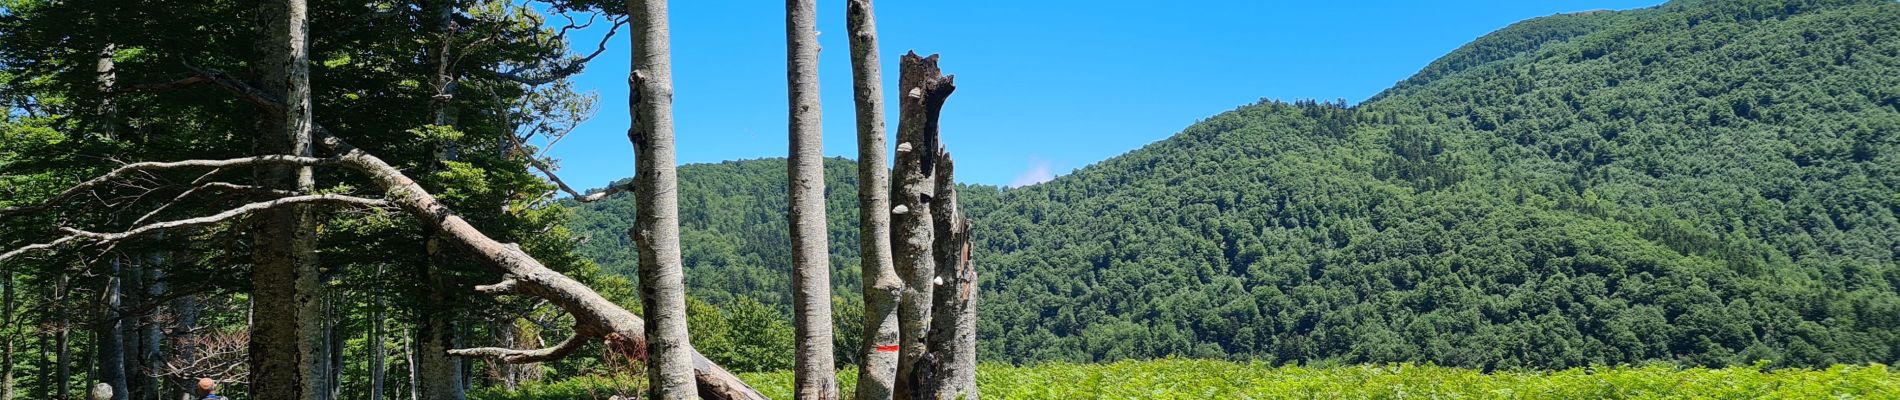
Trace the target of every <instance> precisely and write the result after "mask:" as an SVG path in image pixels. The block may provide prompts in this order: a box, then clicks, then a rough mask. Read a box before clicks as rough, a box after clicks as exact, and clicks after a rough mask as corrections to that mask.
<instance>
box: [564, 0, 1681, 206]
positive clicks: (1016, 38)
mask: <svg viewBox="0 0 1900 400" xmlns="http://www.w3.org/2000/svg"><path fill="white" fill-rule="evenodd" d="M1658 3H1661V1H1659V0H1604V1H1595V0H1591V1H1584V0H1576V1H1571V0H1562V1H1559V0H1483V1H1455V2H1454V1H1416V0H1414V1H1325V2H1314V1H1308V2H1297V3H1294V2H1274V1H1246V0H1220V1H1176V2H1133V1H1119V0H1108V1H1102V0H1097V1H1080V0H1040V1H1022V0H958V1H892V0H884V1H879V2H877V4H876V7H877V10H876V12H877V18H878V29H879V31H878V36H879V40H880V45H881V46H882V48H881V49H880V50H881V51H882V55H883V62H884V72H885V74H884V81H885V84H884V88H885V94H886V96H887V97H888V96H895V95H896V92H897V90H896V89H895V87H896V84H897V60H898V56H899V55H901V54H903V53H904V52H905V51H909V50H916V51H917V52H918V53H920V54H929V53H940V54H942V57H943V59H942V62H941V65H942V67H943V69H944V71H945V72H946V73H950V74H955V75H956V76H957V91H956V94H954V95H952V96H951V97H950V100H949V103H948V105H946V106H945V107H944V116H943V123H942V127H943V137H944V139H943V140H944V143H945V145H946V146H948V147H949V149H950V151H951V153H952V154H953V155H955V157H956V158H957V174H958V178H959V180H960V181H964V182H969V183H982V184H992V185H1019V184H1025V183H1033V182H1038V181H1042V180H1047V179H1048V178H1050V177H1051V176H1058V175H1062V174H1066V173H1068V172H1069V171H1071V170H1074V169H1077V168H1081V167H1083V166H1087V165H1089V164H1092V163H1095V162H1098V161H1101V160H1103V159H1107V158H1109V157H1113V156H1115V155H1118V154H1121V153H1125V152H1128V151H1129V150H1134V149H1136V148H1139V147H1141V146H1143V145H1146V144H1148V143H1152V142H1154V141H1157V140H1161V139H1165V138H1167V137H1168V136H1171V135H1173V134H1174V133H1176V132H1179V131H1180V130H1181V129H1182V128H1184V127H1186V126H1187V125H1189V124H1192V123H1194V122H1195V121H1197V120H1198V119H1200V118H1204V117H1207V116H1211V115H1213V114H1215V113H1219V112H1222V111H1226V110H1229V109H1232V108H1234V107H1236V106H1240V105H1244V104H1249V103H1252V102H1254V101H1257V100H1259V99H1261V98H1272V99H1282V100H1294V99H1319V100H1332V99H1338V98H1344V99H1346V100H1347V101H1349V102H1353V103H1357V102H1359V101H1362V100H1365V99H1366V98H1367V97H1369V96H1371V95H1373V94H1375V93H1377V92H1378V91H1379V90H1381V89H1384V88H1386V87H1388V86H1390V85H1391V84H1392V83H1394V82H1397V81H1399V80H1402V79H1405V78H1406V77H1408V76H1410V75H1411V74H1412V73H1413V72H1415V71H1417V70H1418V69H1419V68H1422V67H1424V66H1425V65H1426V64H1427V63H1430V62H1431V61H1432V60H1433V59H1435V58H1437V57H1438V56H1440V55H1443V54H1445V53H1447V52H1450V51H1451V50H1453V49H1456V48H1457V47H1458V46H1459V45H1462V44H1464V43H1465V42H1468V41H1471V40H1472V39H1475V38H1477V37H1479V36H1482V35H1484V34H1486V33H1489V32H1491V31H1494V30H1497V29H1499V28H1503V27H1504V26H1506V25H1509V24H1511V23H1513V22H1516V21H1520V20H1524V19H1528V18H1533V17H1539V16H1546V15H1551V14H1556V13H1562V12H1574V11H1584V10H1594V9H1616V10H1621V9H1630V8H1641V7H1648V6H1653V5H1656V4H1658ZM844 4H845V2H844V1H843V0H820V2H819V8H818V12H819V16H818V18H819V25H820V26H819V40H820V45H821V46H822V47H823V51H822V52H821V53H820V60H819V64H820V76H819V84H820V86H821V88H820V93H821V95H822V96H823V100H824V105H823V110H824V128H825V154H826V155H827V156H844V157H852V158H855V155H856V154H857V152H856V150H855V149H856V146H857V139H856V128H855V124H856V121H855V118H854V116H853V111H852V109H853V107H854V105H853V104H852V99H851V69H850V51H849V45H848V44H847V42H846V37H845V34H844V33H845V29H844V8H843V7H844ZM1156 4H1161V6H1159V7H1157V6H1154V5H1156ZM670 6H671V13H672V16H671V23H672V28H673V31H672V39H673V70H674V90H675V91H676V94H675V98H674V102H675V103H674V107H675V108H674V110H673V111H674V118H675V123H676V127H675V128H676V130H677V131H676V133H677V134H678V146H679V162H680V163H682V164H691V163H707V162H719V161H724V160H734V159H752V158H763V157H783V156H784V155H785V154H786V122H785V121H786V108H785V107H786V95H785V17H784V7H782V5H780V4H778V3H776V2H764V1H744V2H738V1H673V2H671V5H670ZM602 28H604V24H599V25H597V26H596V28H595V29H592V30H591V31H590V32H583V33H580V34H577V35H576V36H575V37H574V39H573V40H574V47H576V48H582V49H586V50H592V47H593V44H594V43H595V42H597V41H598V38H599V35H600V34H603V33H605V29H602ZM626 38H627V35H626V34H625V32H622V34H620V35H618V36H616V37H615V38H614V42H613V44H612V45H611V46H610V49H609V51H608V52H607V53H605V54H603V55H601V56H600V58H598V59H596V60H594V62H593V63H592V64H591V65H589V66H588V67H587V70H586V71H585V72H584V73H582V74H580V75H579V76H578V77H577V78H576V81H575V87H576V88H577V89H578V90H580V91H584V92H585V91H591V92H594V93H597V94H599V95H600V103H599V105H598V109H599V111H598V112H597V113H596V115H595V116H594V117H593V118H592V119H590V120H588V121H587V122H586V123H584V124H583V125H581V126H580V127H579V128H578V129H576V130H575V131H574V133H573V134H571V135H570V136H569V137H568V138H567V139H566V140H564V141H562V142H561V143H559V144H558V145H556V146H555V147H554V149H553V150H552V151H551V152H550V153H551V154H553V155H554V156H555V157H557V158H559V159H560V160H561V161H560V164H561V166H562V171H561V175H562V178H564V179H565V180H567V181H568V182H569V183H572V184H575V185H577V186H581V187H599V186H603V185H605V184H606V183H607V182H609V181H611V180H614V179H618V178H623V177H626V176H630V175H632V173H633V152H632V150H631V147H630V146H629V144H628V143H627V139H626V128H627V123H628V118H627V86H626V75H627V65H628V61H629V56H628V54H629V51H628V43H627V39H626ZM886 102H887V104H888V105H889V109H887V110H886V115H888V116H889V119H890V121H889V123H888V126H887V128H889V129H895V128H896V127H897V119H896V112H897V109H896V103H895V102H894V101H891V100H888V99H887V100H886Z"/></svg>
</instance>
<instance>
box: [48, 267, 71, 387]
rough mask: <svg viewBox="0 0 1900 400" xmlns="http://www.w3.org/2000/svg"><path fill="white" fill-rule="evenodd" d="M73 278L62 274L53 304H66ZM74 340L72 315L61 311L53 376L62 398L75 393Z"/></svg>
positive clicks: (55, 344) (56, 337) (55, 333)
mask: <svg viewBox="0 0 1900 400" xmlns="http://www.w3.org/2000/svg"><path fill="white" fill-rule="evenodd" d="M71 279H72V278H70V277H68V276H66V275H65V274H61V275H60V277H59V287H58V288H56V290H57V291H58V293H56V294H55V295H54V296H53V304H58V305H61V306H64V305H65V304H66V296H67V295H69V294H71V293H72V287H71V285H72V281H71ZM72 342H73V333H72V316H71V315H68V314H67V313H66V312H63V311H62V312H60V313H59V330H58V331H56V332H54V333H53V343H54V344H53V347H57V348H58V350H57V351H55V352H54V355H53V357H54V360H53V365H54V369H56V370H57V372H55V373H54V377H53V385H54V386H56V388H55V389H54V392H53V393H54V396H55V397H56V398H59V399H61V400H65V399H70V398H71V397H69V396H72V393H73V391H72V383H73V346H72Z"/></svg>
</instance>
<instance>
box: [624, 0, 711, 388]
mask: <svg viewBox="0 0 1900 400" xmlns="http://www.w3.org/2000/svg"><path fill="white" fill-rule="evenodd" d="M627 14H628V16H629V17H630V18H632V21H633V71H631V72H629V73H628V78H627V84H628V85H631V86H632V87H631V88H630V90H628V96H629V97H630V99H629V101H628V103H629V106H628V109H629V112H630V113H631V114H632V117H633V126H632V127H629V128H628V129H627V140H628V141H631V142H633V153H634V163H635V166H634V191H635V192H634V196H635V199H636V200H635V203H637V204H638V208H637V209H636V210H635V211H634V226H633V230H632V231H629V232H627V234H628V235H629V236H631V237H632V238H633V242H634V244H635V245H636V246H638V247H639V251H640V305H641V308H642V309H644V310H646V313H647V320H646V330H647V332H648V333H649V334H650V337H649V338H648V339H647V342H646V348H647V380H648V381H649V384H650V385H651V390H652V397H651V398H654V399H659V400H673V399H693V398H694V397H695V396H694V388H693V364H692V358H693V355H694V354H696V353H695V352H694V351H693V345H692V343H691V342H690V341H689V339H688V334H687V332H686V283H685V280H684V279H685V278H684V277H683V276H682V275H683V274H684V272H683V269H684V268H683V267H682V266H681V265H680V232H679V229H680V226H679V190H678V189H679V177H678V176H676V171H675V166H674V165H673V66H672V64H673V61H672V56H671V54H670V53H671V50H669V49H668V47H667V46H668V43H667V42H668V39H667V21H666V1H665V0H633V1H628V2H627Z"/></svg>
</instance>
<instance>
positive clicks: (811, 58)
mask: <svg viewBox="0 0 1900 400" xmlns="http://www.w3.org/2000/svg"><path fill="white" fill-rule="evenodd" d="M817 8H818V2H817V0H786V1H785V49H786V57H785V58H786V60H785V64H786V67H785V70H786V74H785V75H786V83H787V86H788V88H787V90H786V92H787V97H788V99H787V100H788V105H789V106H790V107H789V108H790V109H791V115H790V116H789V121H790V127H789V129H788V130H789V134H790V137H789V138H788V139H789V140H788V141H789V142H790V144H791V146H790V147H791V148H790V151H789V152H790V158H791V160H790V162H788V163H787V167H786V168H787V171H786V178H787V179H788V180H789V182H788V185H786V188H787V190H786V191H787V192H788V195H789V196H790V199H789V201H788V203H789V204H790V213H789V215H788V218H787V219H789V220H790V221H789V224H788V225H790V226H791V238H792V303H793V308H794V311H793V316H794V317H795V318H793V321H792V322H793V326H794V328H796V332H795V335H796V337H797V346H796V347H797V353H796V354H795V355H794V360H793V364H794V368H793V382H794V383H793V388H794V390H795V391H796V394H795V397H796V398H798V399H813V400H831V399H836V398H838V382H837V380H838V374H837V372H836V371H837V370H836V369H834V368H835V367H834V365H833V364H834V363H833V361H832V354H831V340H832V337H831V325H832V324H831V248H830V244H829V242H830V240H829V235H830V232H829V231H827V230H826V227H825V165H824V162H825V153H824V151H825V149H824V125H823V123H822V117H823V113H822V112H821V109H822V107H820V103H821V101H820V100H819V98H818V10H817Z"/></svg>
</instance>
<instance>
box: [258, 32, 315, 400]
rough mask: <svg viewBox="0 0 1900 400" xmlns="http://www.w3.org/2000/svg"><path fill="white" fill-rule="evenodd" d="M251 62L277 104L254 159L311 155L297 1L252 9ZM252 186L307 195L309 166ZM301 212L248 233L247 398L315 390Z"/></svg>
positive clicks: (263, 171)
mask: <svg viewBox="0 0 1900 400" xmlns="http://www.w3.org/2000/svg"><path fill="white" fill-rule="evenodd" d="M258 18H259V19H260V21H259V22H260V23H259V27H260V29H261V30H262V33H263V34H262V35H260V37H261V39H260V42H259V43H258V45H257V46H258V50H259V54H261V55H262V59H261V60H259V62H258V63H257V67H256V69H257V74H258V76H260V77H261V79H260V81H261V82H262V87H261V88H260V89H261V90H262V91H263V92H264V93H265V94H267V95H270V96H275V97H276V98H279V99H282V103H283V107H282V109H281V110H278V111H275V112H273V111H269V110H259V112H258V115H259V118H258V128H259V132H258V138H257V149H256V152H257V154H288V155H297V156H310V155H312V154H313V145H312V144H313V142H312V136H311V132H312V127H313V125H312V124H313V123H312V121H311V109H310V106H311V102H310V66H309V64H310V54H309V40H308V35H309V29H310V27H309V17H308V14H307V7H306V5H305V0H266V1H264V2H263V3H262V6H261V7H259V13H258ZM256 179H257V181H258V184H259V185H260V186H264V187H267V188H272V189H281V190H292V191H299V192H307V191H308V190H309V189H310V188H311V187H313V186H314V182H313V179H312V177H311V171H310V168H309V167H305V166H281V165H280V166H266V167H261V168H259V169H258V171H257V173H256ZM313 228H314V227H313V225H312V222H311V215H310V213H309V210H308V209H306V208H304V207H301V206H299V207H290V208H287V209H280V210H269V211H266V212H263V213H261V214H260V215H259V216H258V218H257V225H256V227H255V228H254V229H253V230H252V240H253V242H254V244H253V246H252V247H253V252H254V254H253V256H252V259H253V265H252V267H251V285H252V294H251V343H250V372H251V376H250V388H251V393H250V395H251V396H250V397H252V398H257V399H281V400H310V399H323V398H325V395H326V394H328V391H327V390H324V389H325V388H324V387H322V380H323V373H324V371H323V370H322V369H321V367H322V365H323V364H324V363H323V362H322V360H321V358H323V353H322V349H323V346H324V344H323V338H322V335H321V334H320V333H321V325H322V323H321V321H320V319H321V314H320V313H321V312H322V307H321V305H320V304H319V303H318V302H319V301H321V299H322V294H321V293H320V291H319V285H318V278H319V277H318V273H319V271H318V269H317V260H316V251H315V246H314V245H315V240H314V239H315V238H314V236H315V231H314V229H313Z"/></svg>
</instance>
